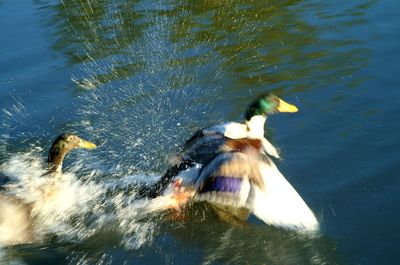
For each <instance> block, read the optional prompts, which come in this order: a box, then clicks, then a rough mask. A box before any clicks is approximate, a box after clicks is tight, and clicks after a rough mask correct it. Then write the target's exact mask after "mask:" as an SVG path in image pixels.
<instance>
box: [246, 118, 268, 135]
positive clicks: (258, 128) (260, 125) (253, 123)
mask: <svg viewBox="0 0 400 265" xmlns="http://www.w3.org/2000/svg"><path fill="white" fill-rule="evenodd" d="M266 120H267V117H266V116H264V115H255V116H252V117H251V118H250V120H247V121H246V125H247V128H248V137H249V138H257V139H261V138H263V137H264V125H265V121H266Z"/></svg>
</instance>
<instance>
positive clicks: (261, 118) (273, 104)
mask: <svg viewBox="0 0 400 265" xmlns="http://www.w3.org/2000/svg"><path fill="white" fill-rule="evenodd" d="M297 111H298V108H297V107H296V106H295V105H293V104H290V103H287V102H285V101H284V100H282V99H280V98H279V97H277V96H275V95H274V94H270V93H268V94H262V95H260V96H258V97H257V98H256V99H255V100H254V101H253V102H252V103H251V104H250V105H249V106H248V107H247V111H246V112H245V119H246V124H247V125H248V127H249V131H250V134H254V135H255V136H257V137H263V135H264V123H265V120H266V117H267V115H268V114H273V113H277V112H297Z"/></svg>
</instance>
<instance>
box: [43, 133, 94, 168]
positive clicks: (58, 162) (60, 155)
mask: <svg viewBox="0 0 400 265" xmlns="http://www.w3.org/2000/svg"><path fill="white" fill-rule="evenodd" d="M75 148H85V149H94V148H96V145H95V144H94V143H91V142H88V141H85V140H83V139H81V138H79V137H78V136H76V135H73V134H70V133H63V134H61V135H59V136H58V137H57V138H56V139H55V140H54V142H53V144H52V145H51V148H50V150H49V155H48V158H47V169H48V171H49V172H48V173H53V172H59V173H61V169H62V162H63V160H64V157H65V155H66V154H68V152H70V151H71V150H73V149H75Z"/></svg>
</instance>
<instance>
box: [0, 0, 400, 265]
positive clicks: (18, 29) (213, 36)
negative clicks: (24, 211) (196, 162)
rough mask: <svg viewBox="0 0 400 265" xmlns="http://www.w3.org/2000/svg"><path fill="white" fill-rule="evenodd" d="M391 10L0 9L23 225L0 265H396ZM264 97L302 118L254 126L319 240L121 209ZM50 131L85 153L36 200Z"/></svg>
mask: <svg viewBox="0 0 400 265" xmlns="http://www.w3.org/2000/svg"><path fill="white" fill-rule="evenodd" d="M399 10H400V6H399V4H398V3H397V2H396V1H394V0H391V1H390V0H388V1H366V0H365V1H364V0H363V1H358V2H357V3H353V2H349V1H335V2H329V3H328V2H326V1H193V2H191V1H187V2H183V1H155V2H154V1H133V0H132V1H129V0H126V1H78V0H71V1H66V0H64V1H32V2H26V1H11V0H9V1H2V2H0V30H1V31H0V32H1V33H2V34H0V174H1V176H0V177H3V176H8V177H9V178H10V182H9V183H8V184H7V187H6V188H7V191H8V192H9V193H11V194H13V195H14V196H16V197H18V198H21V199H23V200H24V201H26V202H30V203H33V204H34V205H35V207H34V213H35V216H36V219H35V230H34V231H35V242H34V243H32V244H26V245H18V246H0V264H124V263H125V264H394V262H395V260H396V259H397V260H398V258H399V257H398V254H397V252H398V251H397V246H398V244H397V241H398V240H397V234H398V233H397V231H398V224H399V223H400V218H399V216H400V215H399V213H398V202H399V200H398V186H399V184H400V183H399V180H398V177H397V175H398V174H397V172H398V171H397V170H398V165H399V162H398V161H399V156H398V150H399V147H400V144H399V140H398V130H399V129H400V126H399V122H398V118H397V116H398V115H397V113H398V112H399V106H400V105H399V103H398V102H399V101H398V99H397V98H398V97H399V92H398V87H399V81H398V78H397V75H398V69H400V35H399V32H400V21H399V19H398V18H399V17H400V14H399V13H400V12H399ZM265 91H271V92H274V93H277V94H278V95H280V96H282V97H283V98H285V99H287V100H288V101H289V102H293V103H295V104H296V105H297V106H298V107H299V109H300V111H299V112H298V113H296V114H291V115H289V114H288V115H274V116H271V117H269V119H268V125H267V126H268V129H267V136H268V138H269V139H271V141H272V142H274V143H275V144H276V145H277V146H278V147H279V149H280V150H281V152H282V157H283V160H282V161H280V162H278V167H279V168H280V169H281V170H282V172H283V173H284V174H285V175H286V176H287V177H288V180H289V181H290V182H291V183H292V184H293V186H294V187H296V189H297V190H298V191H299V192H300V194H301V195H302V196H303V198H304V199H305V200H306V201H307V203H308V204H309V205H310V207H311V208H312V209H313V210H314V211H315V213H316V215H317V217H318V219H319V220H320V222H321V235H320V236H318V237H313V238H307V237H304V236H301V235H298V234H296V233H292V232H287V231H283V230H280V229H276V228H273V227H268V226H266V225H262V224H261V223H260V222H258V221H256V220H254V219H251V220H250V225H249V226H246V227H239V226H236V225H232V224H228V223H225V222H223V221H221V220H219V219H218V217H216V216H215V214H214V213H213V212H212V211H211V210H210V209H208V207H207V206H206V205H195V206H193V207H189V209H186V211H185V215H184V216H173V215H172V216H171V215H169V214H168V213H160V212H158V211H157V210H158V209H159V208H160V207H162V203H163V202H162V201H158V202H157V203H155V202H153V201H149V200H143V199H142V200H138V199H136V197H135V194H136V188H135V187H136V185H138V183H143V182H152V181H155V180H156V179H157V178H158V177H159V176H160V175H161V174H162V173H163V172H164V171H165V169H166V168H167V166H168V163H169V161H171V159H172V156H173V154H174V153H175V152H176V151H177V150H178V149H179V146H180V144H181V143H182V142H183V141H184V139H185V138H187V137H188V136H189V135H190V133H191V132H193V131H194V130H195V129H197V128H199V127H204V126H206V125H210V124H215V123H218V122H221V121H225V120H240V119H241V118H242V116H241V115H242V112H243V110H244V108H245V106H246V105H247V103H248V102H249V101H250V100H251V99H252V98H253V97H254V95H257V94H259V93H262V92H265ZM64 131H70V132H74V133H76V134H78V135H79V136H82V137H83V138H86V139H88V140H90V141H94V142H95V143H96V144H97V145H98V148H97V149H96V150H91V151H86V150H85V151H80V150H77V151H74V152H71V153H70V154H69V155H68V156H67V158H66V160H65V163H64V171H65V173H64V174H63V175H62V176H61V177H60V179H58V180H57V182H56V186H57V188H58V191H59V192H58V193H57V196H56V197H54V198H53V199H52V200H43V199H42V195H41V193H40V190H41V188H42V187H43V186H44V185H48V180H46V179H44V178H43V177H41V175H42V173H43V170H44V166H45V157H46V155H47V150H48V148H49V146H50V144H51V142H52V140H54V138H55V137H56V136H57V135H58V134H59V133H61V132H64ZM1 180H2V179H1ZM0 214H1V213H0Z"/></svg>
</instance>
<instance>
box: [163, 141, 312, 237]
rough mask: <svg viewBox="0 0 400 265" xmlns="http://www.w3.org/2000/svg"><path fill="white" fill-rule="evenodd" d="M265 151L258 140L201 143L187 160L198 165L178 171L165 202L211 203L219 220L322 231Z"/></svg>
mask: <svg viewBox="0 0 400 265" xmlns="http://www.w3.org/2000/svg"><path fill="white" fill-rule="evenodd" d="M205 146H207V148H203V147H205ZM261 150H262V142H261V140H259V139H228V138H226V137H222V136H221V137H216V136H213V137H210V136H205V137H203V138H200V139H198V141H197V142H196V143H194V145H193V146H192V148H190V149H188V150H187V152H185V154H184V160H188V161H197V163H196V164H194V166H192V167H189V168H187V169H185V170H182V171H180V172H179V173H178V174H177V175H176V176H175V177H174V178H173V180H172V181H171V184H170V186H169V187H168V188H167V189H165V190H164V192H163V196H171V194H172V197H174V196H175V194H179V193H180V192H186V193H187V197H186V199H190V200H192V201H206V202H209V203H211V204H212V205H213V206H214V208H215V209H216V210H217V212H218V213H219V214H220V215H221V213H222V214H225V215H226V214H231V215H233V216H234V217H236V218H237V219H241V220H246V219H247V217H248V216H249V214H254V215H255V216H256V217H257V218H259V219H260V220H262V221H263V222H265V223H266V224H269V225H273V226H277V227H282V228H286V229H289V230H296V231H316V230H318V221H317V219H316V218H315V216H314V214H313V212H312V211H311V210H310V208H309V207H308V206H307V204H306V203H305V202H304V200H303V199H302V198H301V196H300V195H299V194H298V193H297V191H296V190H295V189H294V188H293V187H292V185H290V183H289V182H288V181H287V180H286V178H285V177H284V176H283V175H282V173H281V172H280V171H279V170H278V168H277V167H276V165H275V163H274V162H273V161H272V159H270V158H269V157H268V156H266V155H264V154H263V153H262V152H261ZM199 158H200V159H199ZM192 163H193V162H192ZM176 183H179V185H178V188H177V187H176V186H177V185H176ZM188 191H189V192H188ZM178 199H179V200H182V198H181V197H179V196H178ZM183 202H185V200H183ZM178 203H180V202H179V201H178Z"/></svg>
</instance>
